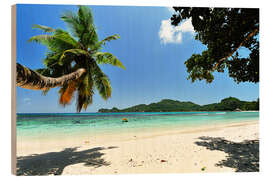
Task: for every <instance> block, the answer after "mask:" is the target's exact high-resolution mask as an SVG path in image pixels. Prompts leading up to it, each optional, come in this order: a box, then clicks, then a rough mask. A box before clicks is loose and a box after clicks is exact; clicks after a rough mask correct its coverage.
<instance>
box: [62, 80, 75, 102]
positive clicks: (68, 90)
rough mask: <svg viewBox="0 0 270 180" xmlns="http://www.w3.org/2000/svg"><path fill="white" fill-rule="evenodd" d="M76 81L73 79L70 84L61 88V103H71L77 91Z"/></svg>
mask: <svg viewBox="0 0 270 180" xmlns="http://www.w3.org/2000/svg"><path fill="white" fill-rule="evenodd" d="M76 84H77V82H76V81H71V82H70V83H69V84H67V85H65V86H63V87H62V88H61V89H60V90H59V93H60V98H59V104H61V105H63V106H65V105H67V104H69V103H70V101H71V99H72V98H73V94H74V92H75V91H76Z"/></svg>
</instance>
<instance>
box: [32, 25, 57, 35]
mask: <svg viewBox="0 0 270 180" xmlns="http://www.w3.org/2000/svg"><path fill="white" fill-rule="evenodd" d="M33 29H41V30H43V31H44V32H49V33H50V32H54V31H55V29H53V28H51V27H48V26H44V25H38V24H34V25H33Z"/></svg>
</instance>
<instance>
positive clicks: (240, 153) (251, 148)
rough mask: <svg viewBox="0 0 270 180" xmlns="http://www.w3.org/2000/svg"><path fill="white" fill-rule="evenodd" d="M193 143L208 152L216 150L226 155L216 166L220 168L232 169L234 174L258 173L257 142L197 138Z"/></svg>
mask: <svg viewBox="0 0 270 180" xmlns="http://www.w3.org/2000/svg"><path fill="white" fill-rule="evenodd" d="M199 139H200V140H202V141H198V142H195V144H197V145H198V146H204V147H206V148H207V149H210V150H218V151H223V152H225V153H227V154H228V155H227V157H226V158H227V159H225V160H222V161H220V162H218V163H217V164H216V166H220V167H223V166H225V167H230V168H234V169H235V171H236V172H256V171H259V141H258V140H245V141H242V142H239V143H238V142H232V141H228V140H226V139H224V138H213V137H205V136H203V137H199Z"/></svg>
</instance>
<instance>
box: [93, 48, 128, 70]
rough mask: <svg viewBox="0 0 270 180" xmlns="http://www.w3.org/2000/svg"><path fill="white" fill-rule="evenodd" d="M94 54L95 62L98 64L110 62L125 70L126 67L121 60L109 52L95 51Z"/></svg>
mask: <svg viewBox="0 0 270 180" xmlns="http://www.w3.org/2000/svg"><path fill="white" fill-rule="evenodd" d="M94 56H95V57H96V62H97V63H98V64H111V65H113V66H117V67H120V68H122V69H124V70H126V67H125V66H124V65H123V64H122V62H121V61H120V60H119V59H117V57H115V56H114V55H112V54H111V53H109V52H97V53H95V54H94Z"/></svg>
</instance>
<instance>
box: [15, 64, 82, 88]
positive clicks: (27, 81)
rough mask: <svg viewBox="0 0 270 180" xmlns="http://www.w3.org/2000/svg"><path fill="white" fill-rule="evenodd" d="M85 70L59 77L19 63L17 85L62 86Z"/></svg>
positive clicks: (25, 86) (32, 86)
mask: <svg viewBox="0 0 270 180" xmlns="http://www.w3.org/2000/svg"><path fill="white" fill-rule="evenodd" d="M85 72H86V70H85V69H83V68H80V69H78V70H77V71H75V72H73V73H70V74H67V75H64V76H61V77H58V78H52V77H45V76H43V75H41V74H39V73H38V72H36V71H33V70H31V69H29V68H27V67H24V66H22V65H20V64H19V63H17V74H16V75H17V79H16V86H19V87H22V88H25V89H32V90H47V89H50V88H54V87H57V86H62V85H64V84H65V83H68V82H70V81H73V80H76V79H78V78H79V77H81V76H82V74H83V73H85Z"/></svg>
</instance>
